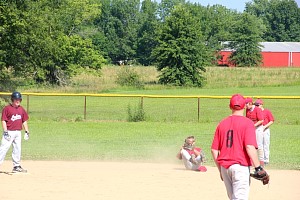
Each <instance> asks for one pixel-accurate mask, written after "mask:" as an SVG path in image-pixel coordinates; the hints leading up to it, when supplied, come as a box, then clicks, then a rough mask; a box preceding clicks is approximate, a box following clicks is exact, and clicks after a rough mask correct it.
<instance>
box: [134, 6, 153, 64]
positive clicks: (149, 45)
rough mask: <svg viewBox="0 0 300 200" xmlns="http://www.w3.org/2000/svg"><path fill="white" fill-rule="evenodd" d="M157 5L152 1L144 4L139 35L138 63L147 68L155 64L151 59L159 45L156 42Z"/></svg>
mask: <svg viewBox="0 0 300 200" xmlns="http://www.w3.org/2000/svg"><path fill="white" fill-rule="evenodd" d="M156 9H157V4H156V3H154V2H152V1H151V0H145V1H143V3H142V8H141V16H140V27H139V29H138V33H137V38H138V42H137V54H136V57H137V61H138V62H139V63H140V64H142V65H145V66H149V65H151V64H152V63H153V59H152V58H151V52H152V49H153V48H154V47H155V46H156V45H157V44H156V41H155V35H156V30H157V29H158V24H159V22H158V19H157V17H156Z"/></svg>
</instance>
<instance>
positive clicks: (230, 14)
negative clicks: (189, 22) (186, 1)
mask: <svg viewBox="0 0 300 200" xmlns="http://www.w3.org/2000/svg"><path fill="white" fill-rule="evenodd" d="M190 7H191V12H192V14H193V15H194V16H195V17H197V18H198V19H200V23H201V26H200V27H198V28H199V29H201V31H202V34H203V37H204V40H205V41H206V45H207V47H208V48H207V49H208V50H209V52H208V53H209V55H210V60H209V61H210V63H212V64H216V62H217V59H218V53H219V51H220V50H221V49H222V42H224V41H231V40H233V39H234V38H233V33H234V30H233V26H232V24H234V23H235V20H236V18H238V17H237V16H238V13H237V12H236V11H233V10H230V9H227V8H226V7H224V6H221V5H213V6H207V7H204V6H201V5H199V4H193V5H190Z"/></svg>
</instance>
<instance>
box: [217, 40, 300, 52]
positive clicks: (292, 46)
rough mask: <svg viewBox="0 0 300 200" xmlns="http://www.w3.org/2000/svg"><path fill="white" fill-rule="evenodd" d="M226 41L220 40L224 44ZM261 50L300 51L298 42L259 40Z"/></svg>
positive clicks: (226, 43) (226, 49)
mask: <svg viewBox="0 0 300 200" xmlns="http://www.w3.org/2000/svg"><path fill="white" fill-rule="evenodd" d="M228 43H229V42H228V41H227V42H222V44H224V45H225V46H226V45H228ZM260 44H261V45H262V47H261V51H262V52H300V42H260ZM223 51H232V49H230V48H228V47H227V48H226V47H225V48H224V49H223Z"/></svg>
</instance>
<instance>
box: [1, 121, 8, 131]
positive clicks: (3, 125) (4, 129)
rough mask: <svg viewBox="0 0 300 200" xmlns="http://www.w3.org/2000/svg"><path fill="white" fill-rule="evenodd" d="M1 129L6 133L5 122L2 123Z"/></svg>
mask: <svg viewBox="0 0 300 200" xmlns="http://www.w3.org/2000/svg"><path fill="white" fill-rule="evenodd" d="M2 129H3V131H7V125H6V121H2Z"/></svg>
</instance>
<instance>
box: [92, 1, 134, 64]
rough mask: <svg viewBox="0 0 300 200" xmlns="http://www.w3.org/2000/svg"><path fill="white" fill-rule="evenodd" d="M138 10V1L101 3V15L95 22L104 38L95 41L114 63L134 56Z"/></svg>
mask: <svg viewBox="0 0 300 200" xmlns="http://www.w3.org/2000/svg"><path fill="white" fill-rule="evenodd" d="M139 9H140V2H139V0H126V1H123V0H104V1H103V7H102V13H103V14H102V15H101V16H99V17H98V19H97V20H96V22H95V24H96V25H97V27H98V30H99V31H100V32H101V35H102V36H104V38H103V39H101V40H98V41H97V42H98V48H100V49H101V50H102V51H103V52H106V54H107V55H108V57H109V58H110V60H111V61H112V62H114V63H115V62H117V61H120V60H131V59H134V58H135V56H136V48H137V29H138V26H139V24H138V18H139ZM102 36H101V37H102ZM94 39H96V38H94Z"/></svg>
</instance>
